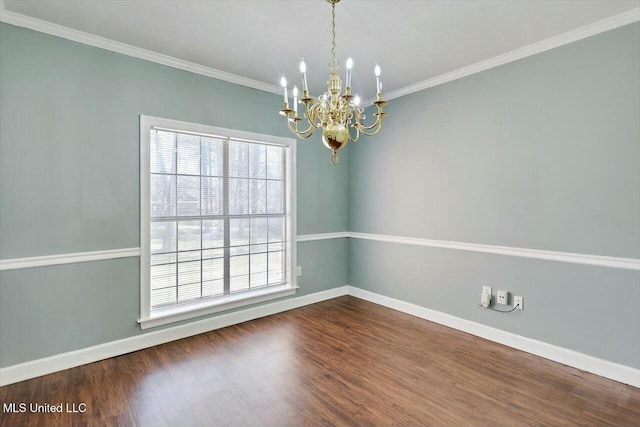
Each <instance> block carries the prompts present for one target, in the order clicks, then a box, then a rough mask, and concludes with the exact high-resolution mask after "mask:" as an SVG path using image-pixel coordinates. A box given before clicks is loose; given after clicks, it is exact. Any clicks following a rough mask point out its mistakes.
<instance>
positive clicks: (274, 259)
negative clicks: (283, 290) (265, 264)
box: [268, 252, 284, 285]
mask: <svg viewBox="0 0 640 427" xmlns="http://www.w3.org/2000/svg"><path fill="white" fill-rule="evenodd" d="M268 259H269V274H268V276H269V284H270V285H271V284H274V283H281V282H282V281H283V280H284V275H283V271H284V263H283V257H282V252H269V254H268Z"/></svg>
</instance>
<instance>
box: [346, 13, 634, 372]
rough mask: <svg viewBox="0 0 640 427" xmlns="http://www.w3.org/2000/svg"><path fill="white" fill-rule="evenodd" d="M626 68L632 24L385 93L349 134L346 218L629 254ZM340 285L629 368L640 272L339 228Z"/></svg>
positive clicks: (452, 237)
mask: <svg viewBox="0 0 640 427" xmlns="http://www.w3.org/2000/svg"><path fill="white" fill-rule="evenodd" d="M639 80H640V24H637V23H636V24H632V25H628V26H625V27H622V28H619V29H616V30H613V31H609V32H606V33H603V34H600V35H597V36H593V37H590V38H587V39H584V40H581V41H578V42H575V43H571V44H569V45H566V46H563V47H560V48H556V49H553V50H551V51H548V52H545V53H541V54H538V55H535V56H532V57H528V58H525V59H522V60H519V61H516V62H513V63H510V64H507V65H503V66H500V67H497V68H494V69H491V70H488V71H485V72H482V73H479V74H475V75H472V76H469V77H466V78H463V79H460V80H456V81H453V82H450V83H447V84H444V85H441V86H437V87H434V88H431V89H427V90H425V91H422V92H419V93H414V94H411V95H408V96H404V97H402V98H399V99H394V100H393V101H392V102H390V103H389V106H388V108H387V110H388V112H389V116H388V118H387V123H386V128H385V129H384V130H383V132H382V134H381V135H380V136H379V137H377V138H376V139H375V140H372V141H371V142H367V143H360V144H355V145H353V146H352V147H351V151H350V175H349V229H350V231H357V232H364V233H376V234H388V235H397V236H405V237H418V238H425V239H438V240H449V241H457V242H470V243H481V244H489V245H501V246H513V247H520V248H533V249H545V250H551V251H561V252H574V253H582V254H593V255H608V256H614V257H627V258H640V85H639ZM349 283H350V284H351V285H354V286H358V287H361V288H363V289H367V290H370V291H373V292H377V293H380V294H383V295H386V296H390V297H394V298H398V299H400V300H403V301H408V302H412V303H415V304H418V305H421V306H424V307H428V308H430V309H434V310H438V311H441V312H444V313H448V314H451V315H454V316H458V317H461V318H464V319H469V320H472V321H475V322H479V323H483V324H486V325H490V326H493V327H496V328H499V329H502V330H505V331H510V332H514V333H516V334H519V335H523V336H525V337H530V338H533V339H536V340H540V341H544V342H547V343H551V344H555V345H558V346H561V347H565V348H569V349H572V350H576V351H579V352H582V353H586V354H589V355H593V356H596V357H600V358H603V359H606V360H610V361H613V362H617V363H621V364H624V365H628V366H632V367H634V368H640V310H639V309H638V306H640V272H638V271H631V270H620V269H614V268H605V267H594V266H587V265H578V264H568V263H561V262H555V261H544V260H535V259H527V258H517V257H511V256H503V255H491V254H485V253H477V252H465V251H460V250H452V249H439V248H426V247H418V246H407V245H402V244H391V243H381V242H374V241H363V240H353V239H352V240H351V241H350V243H349ZM482 285H491V286H493V289H494V295H495V291H496V290H497V289H504V290H509V291H511V292H513V293H514V294H516V295H522V296H523V297H524V300H525V310H524V311H521V312H515V313H513V314H511V315H504V314H499V313H494V312H490V311H488V310H482V309H478V308H477V305H478V303H479V299H480V293H481V286H482Z"/></svg>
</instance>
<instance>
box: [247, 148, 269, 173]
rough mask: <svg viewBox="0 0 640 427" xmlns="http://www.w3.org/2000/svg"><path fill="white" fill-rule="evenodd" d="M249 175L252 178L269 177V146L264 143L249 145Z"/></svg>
mask: <svg viewBox="0 0 640 427" xmlns="http://www.w3.org/2000/svg"><path fill="white" fill-rule="evenodd" d="M249 176H250V177H251V178H262V179H265V178H266V177H267V146H266V145H262V144H251V145H249Z"/></svg>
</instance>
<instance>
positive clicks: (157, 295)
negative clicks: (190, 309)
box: [151, 287, 176, 308]
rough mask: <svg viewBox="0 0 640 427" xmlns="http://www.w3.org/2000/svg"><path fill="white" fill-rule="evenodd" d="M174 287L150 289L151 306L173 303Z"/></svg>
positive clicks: (174, 299) (174, 298)
mask: <svg viewBox="0 0 640 427" xmlns="http://www.w3.org/2000/svg"><path fill="white" fill-rule="evenodd" d="M175 302H176V288H175V287H172V288H165V289H154V290H152V291H151V307H152V308H153V307H158V306H162V305H167V304H175Z"/></svg>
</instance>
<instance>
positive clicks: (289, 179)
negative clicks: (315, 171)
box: [138, 115, 297, 329]
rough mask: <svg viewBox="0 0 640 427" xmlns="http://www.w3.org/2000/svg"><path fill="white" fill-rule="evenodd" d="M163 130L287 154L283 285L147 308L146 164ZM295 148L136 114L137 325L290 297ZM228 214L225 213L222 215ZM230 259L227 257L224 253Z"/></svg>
mask: <svg viewBox="0 0 640 427" xmlns="http://www.w3.org/2000/svg"><path fill="white" fill-rule="evenodd" d="M154 128H155V129H165V130H168V131H171V132H176V131H178V132H179V131H183V132H184V131H186V132H190V133H194V134H198V135H203V136H214V137H220V138H223V139H227V140H228V139H229V138H233V139H239V140H243V141H252V142H253V141H255V142H260V143H267V144H271V145H274V146H275V145H277V146H279V147H281V148H283V149H284V153H285V163H286V164H285V177H284V179H285V188H286V193H287V194H286V201H285V207H286V212H285V215H286V219H287V221H286V224H287V229H286V231H285V237H286V251H285V256H286V261H285V266H286V267H285V283H286V285H285V286H277V287H276V286H274V287H270V288H265V289H259V290H252V291H249V292H243V293H241V294H240V293H239V294H237V295H225V296H223V297H220V298H216V299H215V300H210V301H207V302H198V303H194V304H189V305H184V306H174V307H172V308H171V309H162V310H158V312H157V313H154V312H153V310H152V308H151V279H150V277H149V269H150V258H151V255H150V246H149V244H150V237H149V236H150V234H149V233H150V225H151V218H150V215H149V206H150V193H149V192H150V187H149V175H150V170H149V161H150V160H149V159H150V157H149V156H150V151H149V150H150V148H149V146H150V135H151V129H154ZM296 146H297V142H296V140H295V139H293V138H283V137H280V136H273V135H266V134H258V133H253V132H246V131H240V130H235V129H228V128H221V127H214V126H210V125H205V124H200V123H192V122H185V121H181V120H174V119H167V118H161V117H152V116H145V115H140V242H141V256H140V319H139V320H138V323H139V324H140V327H141V328H142V329H147V328H153V327H156V326H160V325H166V324H168V323H172V322H178V321H182V320H188V319H193V318H195V317H200V316H203V315H207V314H212V313H216V312H220V311H224V310H229V309H231V308H238V307H242V306H246V305H250V304H254V303H257V302H264V301H268V300H271V299H274V298H280V297H283V296H289V295H293V294H294V293H295V291H296V289H297V283H296V282H297V275H296V271H295V270H296V265H297V264H296V262H297V257H296V251H297V246H296V245H295V236H296V214H297V205H296V196H297V193H296V180H295V177H296ZM225 212H226V210H225ZM225 253H226V255H225V256H227V257H228V253H227V252H226V251H225Z"/></svg>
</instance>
